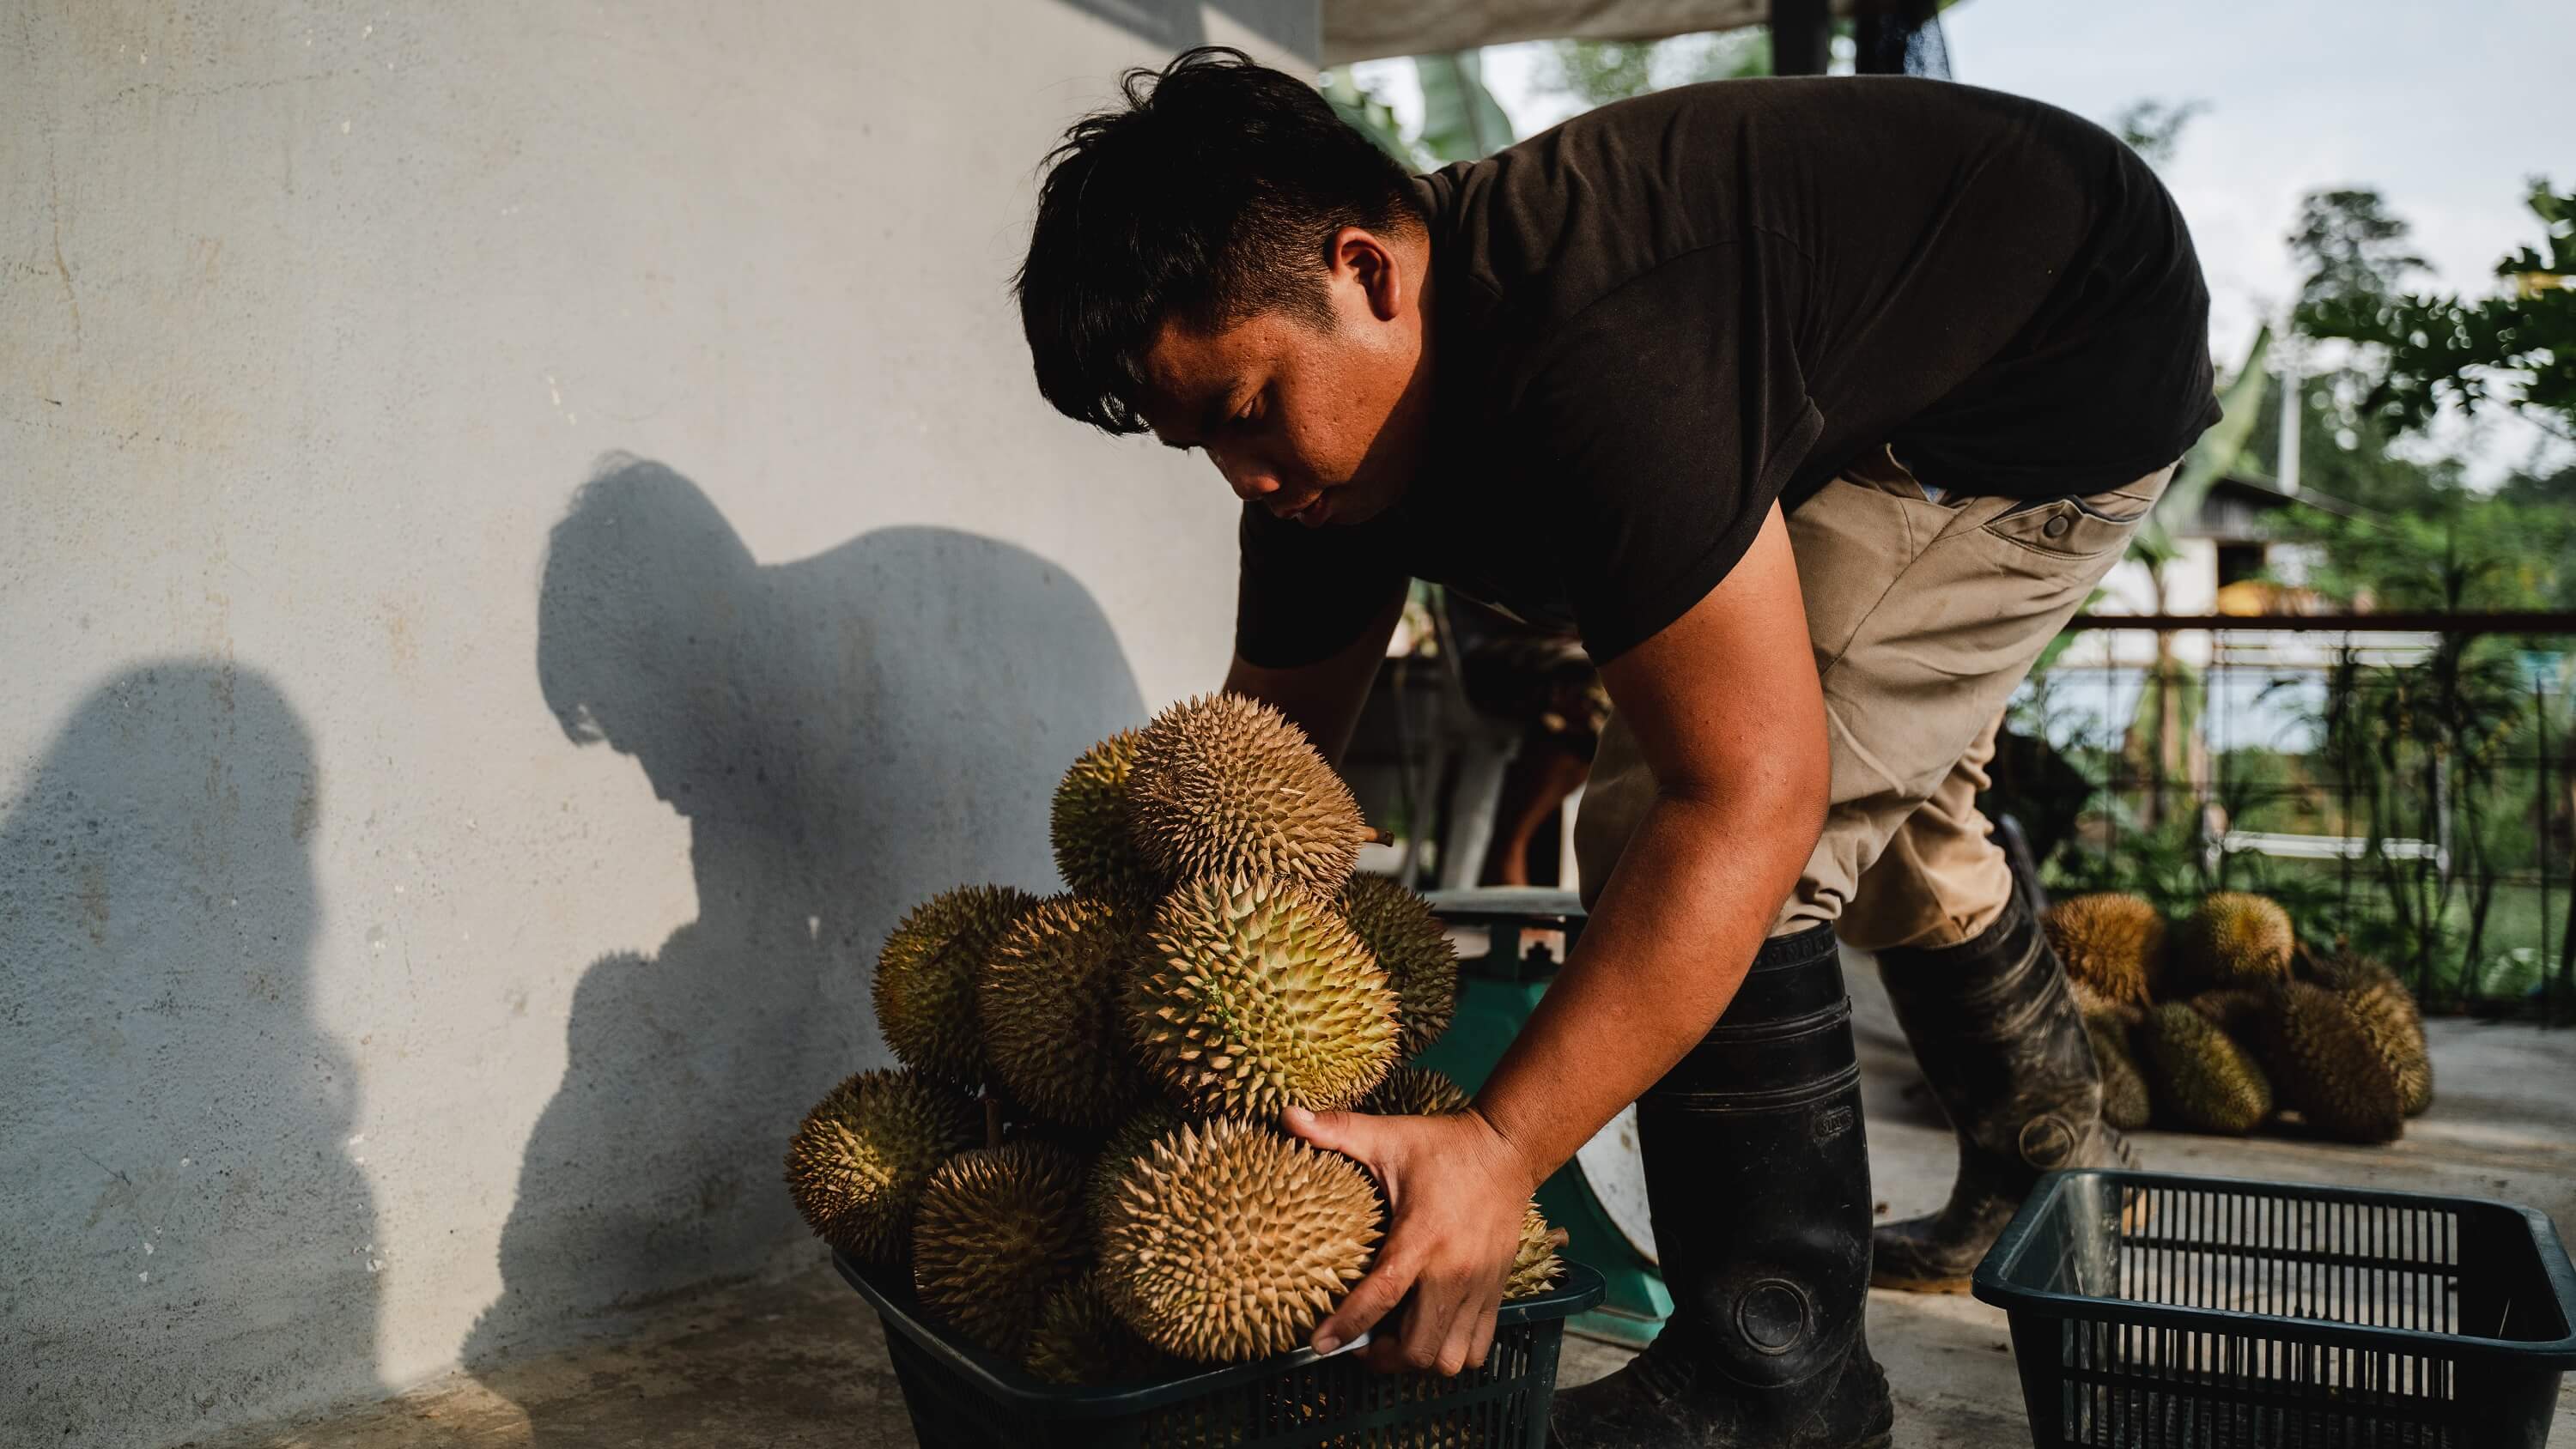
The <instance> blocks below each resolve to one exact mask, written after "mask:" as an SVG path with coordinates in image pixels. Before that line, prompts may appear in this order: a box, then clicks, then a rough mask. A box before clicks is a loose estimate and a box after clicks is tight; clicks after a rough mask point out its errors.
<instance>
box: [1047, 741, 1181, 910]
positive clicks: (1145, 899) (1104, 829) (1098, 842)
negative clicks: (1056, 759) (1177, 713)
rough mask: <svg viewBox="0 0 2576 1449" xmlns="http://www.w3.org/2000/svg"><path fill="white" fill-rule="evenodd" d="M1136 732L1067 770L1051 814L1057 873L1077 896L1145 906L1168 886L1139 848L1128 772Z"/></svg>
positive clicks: (1086, 754)
mask: <svg viewBox="0 0 2576 1449" xmlns="http://www.w3.org/2000/svg"><path fill="white" fill-rule="evenodd" d="M1136 740H1137V732H1136V731H1135V730H1120V731H1119V732H1118V733H1116V734H1114V735H1111V736H1110V737H1109V738H1107V739H1105V740H1102V741H1101V742H1100V743H1098V744H1096V745H1093V746H1092V747H1091V748H1090V749H1087V750H1085V751H1083V752H1082V757H1081V758H1080V759H1077V760H1075V761H1074V762H1073V768H1071V769H1069V770H1067V771H1065V772H1064V779H1063V780H1062V781H1061V782H1060V783H1058V784H1057V786H1056V787H1055V804H1054V807H1053V808H1052V809H1050V810H1049V811H1048V813H1047V834H1048V838H1049V840H1050V841H1051V842H1052V843H1053V845H1054V847H1055V868H1056V873H1057V874H1058V875H1061V876H1063V877H1064V883H1065V884H1066V885H1068V886H1070V887H1072V888H1073V890H1074V892H1075V894H1077V895H1086V896H1090V897H1092V898H1093V899H1095V900H1103V901H1113V902H1116V903H1118V904H1121V905H1130V906H1136V907H1139V908H1142V907H1146V906H1150V905H1151V904H1153V900H1154V897H1156V896H1158V895H1160V894H1162V891H1163V885H1164V882H1163V880H1162V878H1161V877H1160V876H1159V875H1158V874H1156V872H1155V870H1154V868H1153V867H1152V866H1149V865H1147V864H1146V863H1145V857H1144V856H1143V855H1142V854H1141V853H1139V852H1138V850H1137V849H1136V830H1135V812H1134V811H1133V810H1132V809H1130V808H1129V805H1128V796H1127V776H1128V772H1129V771H1130V770H1132V769H1133V768H1134V767H1135V763H1136Z"/></svg>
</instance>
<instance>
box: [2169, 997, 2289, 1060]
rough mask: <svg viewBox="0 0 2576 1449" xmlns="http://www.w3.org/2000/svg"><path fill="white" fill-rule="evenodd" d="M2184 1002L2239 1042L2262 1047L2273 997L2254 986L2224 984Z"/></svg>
mask: <svg viewBox="0 0 2576 1449" xmlns="http://www.w3.org/2000/svg"><path fill="white" fill-rule="evenodd" d="M2183 1005H2185V1006H2188V1007H2190V1008H2191V1009H2192V1010H2194V1011H2197V1012H2199V1013H2200V1014H2201V1015H2202V1016H2204V1017H2207V1018H2208V1019H2209V1023H2210V1025H2212V1026H2215V1027H2217V1028H2218V1029H2219V1030H2220V1031H2223V1032H2225V1033H2227V1034H2228V1035H2229V1036H2231V1037H2234V1038H2235V1039H2236V1040H2237V1041H2238V1042H2240V1043H2242V1044H2244V1045H2246V1046H2249V1047H2259V1046H2261V1044H2262V1042H2263V1039H2264V1037H2263V1033H2264V1025H2263V1024H2264V1021H2265V1020H2266V1019H2267V1018H2268V1017H2269V1016H2270V1015H2271V1012H2272V997H2271V994H2270V993H2268V992H2264V991H2258V990H2256V989H2255V988H2253V987H2250V986H2221V987H2217V988H2215V989H2213V990H2209V991H2203V992H2201V993H2199V994H2198V995H2196V996H2193V997H2192V998H2191V999H2190V1000H2188V1001H2185V1002H2184V1003H2183Z"/></svg>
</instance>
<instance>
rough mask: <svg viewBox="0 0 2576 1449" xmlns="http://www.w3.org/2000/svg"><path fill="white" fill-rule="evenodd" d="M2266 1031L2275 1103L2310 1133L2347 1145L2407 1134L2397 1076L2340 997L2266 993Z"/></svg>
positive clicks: (2305, 985)
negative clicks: (2293, 1112)
mask: <svg viewBox="0 0 2576 1449" xmlns="http://www.w3.org/2000/svg"><path fill="white" fill-rule="evenodd" d="M2269 1025H2270V1028H2271V1053H2270V1055H2271V1060H2272V1066H2273V1071H2274V1072H2275V1073H2276V1074H2277V1075H2278V1076H2279V1078H2280V1084H2281V1097H2282V1100H2283V1101H2285V1102H2287V1103H2288V1104H2289V1105H2291V1106H2293V1107H2296V1108H2298V1109H2299V1115H2300V1116H2302V1117H2304V1118H2306V1119H2307V1121H2308V1125H2309V1126H2310V1127H2313V1128H2315V1129H2316V1130H2317V1131H2318V1132H2319V1133H2320V1134H2322V1135H2324V1136H2327V1137H2333V1138H2337V1139H2340V1140H2342V1141H2346V1142H2393V1141H2395V1140H2396V1139H2397V1137H2398V1136H2399V1135H2400V1134H2401V1133H2403V1132H2404V1131H2405V1130H2406V1113H2405V1100H2404V1098H2403V1097H2402V1096H2401V1095H2400V1093H2399V1090H2398V1085H2397V1074H2396V1073H2394V1072H2392V1071H2390V1070H2389V1069H2388V1063H2387V1061H2386V1060H2385V1059H2384V1058H2382V1057H2381V1056H2380V1054H2379V1048H2378V1047H2377V1046H2376V1045H2375V1044H2373V1042H2372V1041H2371V1039H2370V1033H2369V1031H2368V1030H2367V1029H2366V1028H2365V1027H2364V1026H2363V1025H2362V1022H2361V1017H2360V1015H2359V1014H2358V1013H2356V1012H2355V1011H2354V1010H2353V1009H2352V1006H2351V1004H2350V1003H2349V1002H2347V1001H2345V1000H2344V998H2343V997H2342V996H2340V995H2338V994H2336V993H2335V992H2332V991H2329V990H2327V989H2326V988H2324V987H2322V986H2318V985H2315V984H2313V983H2311V982H2306V981H2289V982H2284V983H2282V984H2280V985H2279V986H2276V987H2274V988H2273V1009H2272V1011H2271V1013H2270V1014H2269Z"/></svg>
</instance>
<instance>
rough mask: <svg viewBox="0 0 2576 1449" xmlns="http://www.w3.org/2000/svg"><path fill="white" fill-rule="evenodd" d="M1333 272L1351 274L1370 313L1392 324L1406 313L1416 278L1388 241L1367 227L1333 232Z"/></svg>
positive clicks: (1344, 228)
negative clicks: (1399, 315)
mask: <svg viewBox="0 0 2576 1449" xmlns="http://www.w3.org/2000/svg"><path fill="white" fill-rule="evenodd" d="M1331 265H1332V270H1333V272H1334V274H1335V275H1336V276H1341V275H1348V276H1349V277H1350V279H1351V280H1352V281H1354V282H1356V283H1358V284H1359V288H1360V291H1361V292H1362V293H1363V294H1364V295H1366V296H1367V298H1368V304H1369V314H1370V315H1371V316H1374V317H1375V318H1377V320H1379V321H1380V322H1392V321H1394V320H1395V319H1396V316H1397V314H1398V313H1401V312H1402V311H1403V310H1404V306H1405V300H1406V298H1407V297H1408V296H1409V295H1410V289H1411V287H1412V280H1413V279H1412V278H1410V277H1408V276H1406V275H1405V273H1404V266H1403V263H1402V262H1401V261H1399V260H1398V259H1397V257H1396V254H1395V251H1394V249H1393V248H1391V247H1389V246H1388V245H1387V244H1386V241H1385V239H1384V238H1382V237H1380V236H1379V235H1378V234H1377V233H1376V232H1373V231H1370V230H1369V229H1368V228H1366V227H1361V226H1346V227H1343V228H1342V229H1341V230H1340V231H1337V232H1335V233H1333V255H1332V263H1331Z"/></svg>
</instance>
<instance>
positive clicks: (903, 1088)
mask: <svg viewBox="0 0 2576 1449" xmlns="http://www.w3.org/2000/svg"><path fill="white" fill-rule="evenodd" d="M979 1120H980V1119H979V1118H978V1116H977V1114H976V1111H975V1108H974V1104H972V1103H970V1102H968V1101H967V1100H966V1098H965V1097H964V1096H963V1095H962V1094H960V1093H958V1092H957V1091H955V1090H954V1089H952V1088H949V1087H947V1086H944V1085H942V1084H940V1083H938V1082H934V1081H931V1080H929V1079H928V1078H925V1077H923V1076H922V1075H921V1074H920V1073H918V1072H909V1071H905V1072H896V1071H873V1072H861V1073H859V1074H858V1075H856V1076H854V1077H851V1078H850V1079H849V1080H847V1081H845V1082H843V1083H841V1084H840V1085H839V1086H837V1087H834V1088H833V1089H832V1090H831V1091H830V1092H829V1093H827V1094H826V1095H825V1096H824V1098H823V1100H822V1101H820V1102H817V1103H815V1104H814V1110H813V1111H811V1112H808V1113H806V1114H805V1120H804V1122H802V1123H801V1124H799V1125H798V1126H797V1128H796V1136H795V1137H794V1139H793V1140H791V1141H790V1142H789V1143H788V1145H787V1192H788V1196H790V1197H791V1198H793V1199H794V1200H795V1203H796V1211H797V1212H798V1213H799V1214H801V1215H802V1216H803V1217H804V1219H805V1224H806V1226H808V1227H810V1228H812V1229H813V1230H814V1236H816V1237H818V1238H821V1239H822V1240H823V1241H825V1242H827V1243H829V1244H831V1245H832V1246H833V1247H835V1248H838V1249H840V1250H841V1251H842V1252H845V1253H848V1254H850V1255H851V1256H852V1257H855V1258H864V1259H866V1260H868V1261H870V1262H873V1263H894V1262H899V1261H901V1260H902V1258H903V1256H904V1253H905V1251H906V1250H907V1249H908V1248H909V1247H910V1244H911V1238H912V1217H913V1208H914V1205H915V1204H916V1203H917V1202H918V1201H919V1199H920V1197H921V1189H922V1185H923V1184H924V1183H926V1182H928V1181H929V1180H930V1175H931V1174H932V1173H933V1172H935V1171H936V1170H938V1167H939V1165H940V1164H941V1163H943V1162H945V1161H947V1160H948V1159H949V1158H950V1157H952V1156H954V1155H955V1154H957V1153H959V1152H963V1151H965V1150H966V1149H967V1148H969V1147H972V1146H974V1145H975V1141H976V1135H977V1132H976V1129H977V1123H978V1121H979Z"/></svg>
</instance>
